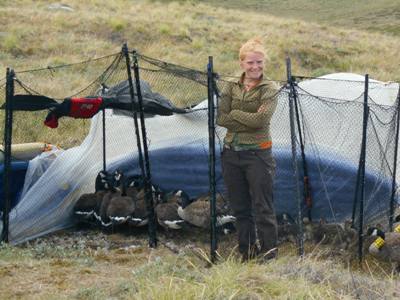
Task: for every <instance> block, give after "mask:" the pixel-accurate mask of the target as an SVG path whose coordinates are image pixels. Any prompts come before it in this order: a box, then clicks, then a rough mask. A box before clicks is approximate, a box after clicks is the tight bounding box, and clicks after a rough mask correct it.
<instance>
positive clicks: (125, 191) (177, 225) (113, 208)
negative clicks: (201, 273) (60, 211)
mask: <svg viewBox="0 0 400 300" xmlns="http://www.w3.org/2000/svg"><path fill="white" fill-rule="evenodd" d="M152 199H153V201H154V202H153V206H154V211H155V214H156V218H157V222H158V224H159V225H160V226H162V227H163V228H166V229H168V230H169V229H174V230H176V229H181V228H182V227H183V226H184V225H185V224H187V223H189V224H191V225H194V226H197V227H201V228H204V229H209V228H210V222H211V220H210V198H209V196H208V195H204V196H201V197H199V198H197V199H191V198H189V196H188V195H187V194H186V193H185V192H184V191H182V190H177V191H173V192H169V193H165V192H163V191H161V190H160V189H159V188H158V187H156V186H152ZM216 208H217V210H216V211H217V226H218V227H221V228H225V227H226V228H225V229H227V230H228V229H230V230H232V223H234V222H235V221H236V219H235V217H234V216H233V215H232V214H231V213H230V210H229V206H228V203H227V201H225V200H224V198H223V197H222V196H221V195H219V194H218V195H217V199H216ZM147 211H148V210H147V204H146V198H145V189H144V182H143V180H142V179H141V177H140V176H133V177H125V176H124V174H123V173H122V172H121V171H119V170H116V171H115V172H114V173H112V174H109V173H107V172H105V171H100V172H99V174H98V175H97V177H96V182H95V192H94V193H88V194H83V195H81V196H80V198H79V199H78V200H77V201H76V203H75V205H74V215H75V216H76V218H77V219H78V220H79V221H84V222H92V223H96V224H98V225H99V226H101V227H109V226H113V225H121V224H128V225H130V226H134V227H141V226H144V225H146V224H147V223H148V213H147ZM225 232H226V231H225Z"/></svg>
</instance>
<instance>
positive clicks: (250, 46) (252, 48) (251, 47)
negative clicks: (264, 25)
mask: <svg viewBox="0 0 400 300" xmlns="http://www.w3.org/2000/svg"><path fill="white" fill-rule="evenodd" d="M249 52H258V53H261V54H262V55H264V57H265V58H267V55H266V53H265V49H264V46H263V43H262V41H261V38H259V37H255V38H252V39H250V40H248V41H247V42H246V43H244V44H243V45H242V47H240V50H239V59H240V60H243V59H244V58H245V57H246V55H247V53H249Z"/></svg>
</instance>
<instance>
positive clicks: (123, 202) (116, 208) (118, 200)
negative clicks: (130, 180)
mask: <svg viewBox="0 0 400 300" xmlns="http://www.w3.org/2000/svg"><path fill="white" fill-rule="evenodd" d="M126 190H127V189H126V183H125V182H124V181H123V182H122V184H121V192H120V193H114V194H112V196H111V199H110V201H109V204H108V206H107V208H106V212H105V214H106V216H107V217H108V219H109V220H111V222H112V223H114V224H122V223H125V222H126V221H127V219H128V218H130V217H131V216H132V215H133V213H134V212H135V208H136V201H135V199H134V197H132V196H129V195H127V192H126Z"/></svg>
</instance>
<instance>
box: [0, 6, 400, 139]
mask: <svg viewBox="0 0 400 300" xmlns="http://www.w3.org/2000/svg"><path fill="white" fill-rule="evenodd" d="M359 2H360V1H358V2H357V3H356V2H354V1H352V2H350V1H339V2H336V1H322V0H318V1H313V2H311V1H307V0H301V1H290V2H288V1H272V0H271V1H248V3H246V6H245V7H244V6H241V5H240V3H239V1H222V2H221V3H219V2H218V3H217V2H216V1H206V2H204V1H202V2H200V1H172V2H171V1H146V0H140V1H135V2H131V1H124V0H115V1H112V2H107V1H101V0H97V1H90V2H85V1H77V0H71V1H69V2H68V5H69V6H70V7H71V8H72V9H73V10H74V11H73V12H69V11H63V10H50V9H49V8H48V6H49V4H48V2H47V1H28V0H19V1H3V2H2V4H1V13H2V19H1V21H0V24H1V26H2V32H1V34H0V53H1V54H0V55H1V60H0V70H1V69H3V70H4V75H5V69H6V67H7V66H10V67H12V68H14V69H15V70H17V71H21V70H26V69H34V68H43V67H47V66H55V65H58V64H65V63H73V62H79V61H83V60H88V59H94V58H97V57H100V56H103V55H107V54H111V53H116V52H119V51H120V50H121V46H122V43H123V42H128V45H129V47H130V48H131V49H134V48H135V49H137V50H139V51H140V52H142V53H144V54H146V55H148V56H151V57H154V58H157V59H160V60H164V61H167V62H172V63H175V64H179V65H184V66H187V67H190V68H194V69H196V70H204V71H205V69H206V65H207V61H208V56H213V57H214V65H215V70H216V71H217V72H218V73H220V74H227V75H232V74H235V73H236V72H237V71H238V64H237V62H236V60H237V50H238V48H239V46H240V45H241V43H243V41H245V40H246V39H248V38H250V37H253V36H263V37H264V40H265V45H266V48H267V50H268V54H269V58H270V60H269V63H268V65H267V72H268V73H269V74H270V77H271V78H272V79H276V80H285V78H286V74H285V72H286V71H285V68H286V67H285V57H286V56H287V55H289V56H290V57H291V58H292V64H293V66H292V70H293V73H294V74H298V75H305V76H319V75H323V74H326V73H333V72H355V73H360V74H366V73H368V74H369V75H370V77H371V78H374V79H380V80H383V81H388V80H391V81H398V80H400V77H399V74H398V72H397V69H398V67H397V66H398V64H397V59H398V58H397V49H398V48H399V47H400V40H399V38H398V37H397V36H393V35H392V31H393V30H387V31H385V30H383V29H382V30H378V32H376V31H375V30H373V31H372V32H371V29H370V28H368V26H354V25H352V24H350V23H345V22H344V21H345V20H347V17H346V16H349V15H351V16H353V17H354V18H361V19H363V18H367V17H368V16H370V15H371V14H372V13H375V15H376V16H384V17H385V18H384V20H385V22H386V23H385V22H383V19H382V20H381V21H382V22H381V21H380V19H378V18H376V19H375V18H374V19H373V20H372V21H373V22H374V24H375V25H376V26H378V25H379V26H378V27H380V28H381V27H382V28H386V27H388V28H389V27H390V28H395V27H396V26H397V21H396V20H397V19H396V20H395V19H393V20H392V19H387V18H386V16H387V15H386V13H385V12H386V11H393V13H395V9H396V6H395V1H390V0H385V1H376V2H373V1H372V0H371V1H370V0H368V1H367V2H368V3H366V4H365V5H361V3H359ZM364 2H365V1H364ZM364 2H363V3H364ZM311 3H312V4H311ZM356 4H357V5H356ZM358 4H359V5H358ZM367 4H368V5H367ZM285 12H286V13H285ZM110 14H112V16H110ZM368 18H369V17H368ZM368 18H367V19H368ZM15 20H18V22H16V21H15ZM249 20H251V22H249ZM305 20H307V21H313V22H314V23H309V22H306V21H305ZM335 22H338V23H343V24H342V25H341V26H337V24H336V23H335ZM361 23H362V22H361ZM387 23H388V24H387ZM255 24H256V25H257V26H255ZM363 24H364V23H363ZM377 41H379V42H377ZM103 70H104V65H99V66H97V68H92V69H91V70H86V71H85V72H86V73H85V74H89V77H88V78H90V77H94V76H98V75H99V73H101V72H102V71H103ZM64 71H65V72H64V74H62V76H60V77H57V76H53V77H52V78H51V80H49V74H45V73H44V72H43V73H42V74H35V75H36V76H34V77H31V78H29V79H26V80H28V83H29V84H31V83H33V82H34V83H35V84H38V83H40V84H41V92H42V93H44V94H45V95H49V94H56V96H57V97H58V98H59V99H62V98H64V97H66V96H68V95H70V94H71V93H72V91H74V90H79V88H83V87H85V85H87V84H88V82H90V81H87V80H86V79H85V78H84V80H82V78H80V75H82V74H83V73H82V72H80V71H78V70H76V69H75V70H73V69H68V70H67V69H64ZM0 77H1V76H0ZM122 79H123V78H121V80H122ZM174 80H175V82H174V83H171V84H170V85H169V87H170V88H173V87H174V86H175V87H177V86H183V84H186V83H183V82H182V83H181V82H179V80H176V79H174ZM150 83H151V84H152V85H154V84H155V83H154V81H153V82H152V81H151V80H150ZM3 90H4V89H3ZM27 118H29V117H26V116H23V117H22V118H21V119H22V120H21V121H18V125H17V126H15V127H14V132H15V135H14V139H13V141H14V143H20V142H31V141H46V142H49V143H53V144H59V145H61V146H63V147H71V146H74V145H76V144H79V143H80V142H81V141H82V140H83V138H84V136H85V135H86V133H87V130H84V129H82V128H81V127H84V128H87V122H82V121H76V120H72V121H67V120H63V121H62V122H63V123H65V124H66V125H65V126H62V129H57V131H56V133H55V134H52V133H50V131H49V130H43V131H39V130H36V129H35V130H33V129H32V128H33V127H32V123H37V124H38V125H37V126H35V127H40V128H43V125H41V124H42V121H43V118H40V119H38V118H33V120H32V121H28V120H25V119H27ZM53 132H54V130H53ZM0 134H2V133H1V132H0ZM72 135H74V137H73V138H72V137H71V136H72Z"/></svg>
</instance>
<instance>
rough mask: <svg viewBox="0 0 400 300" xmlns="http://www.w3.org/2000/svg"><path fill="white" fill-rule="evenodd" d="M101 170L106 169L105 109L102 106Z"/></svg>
mask: <svg viewBox="0 0 400 300" xmlns="http://www.w3.org/2000/svg"><path fill="white" fill-rule="evenodd" d="M102 111H103V171H104V172H106V171H107V165H106V161H107V160H106V110H105V109H104V108H103V109H102Z"/></svg>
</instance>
